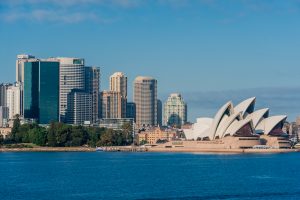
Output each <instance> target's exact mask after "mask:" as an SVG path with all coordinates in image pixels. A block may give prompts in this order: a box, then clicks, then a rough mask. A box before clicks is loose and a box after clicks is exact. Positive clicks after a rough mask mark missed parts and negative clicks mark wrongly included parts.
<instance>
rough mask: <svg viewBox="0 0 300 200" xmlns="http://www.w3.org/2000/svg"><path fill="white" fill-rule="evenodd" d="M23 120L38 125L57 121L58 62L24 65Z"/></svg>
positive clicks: (45, 61) (39, 62)
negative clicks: (32, 120) (33, 120)
mask: <svg viewBox="0 0 300 200" xmlns="http://www.w3.org/2000/svg"><path fill="white" fill-rule="evenodd" d="M23 88H24V93H23V95H24V99H23V101H24V104H23V110H24V118H26V119H35V120H37V122H38V123H40V124H48V123H50V122H51V121H58V120H59V62H57V61H48V60H36V61H28V62H25V63H24V86H23Z"/></svg>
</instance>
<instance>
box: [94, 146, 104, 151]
mask: <svg viewBox="0 0 300 200" xmlns="http://www.w3.org/2000/svg"><path fill="white" fill-rule="evenodd" d="M96 151H104V147H96Z"/></svg>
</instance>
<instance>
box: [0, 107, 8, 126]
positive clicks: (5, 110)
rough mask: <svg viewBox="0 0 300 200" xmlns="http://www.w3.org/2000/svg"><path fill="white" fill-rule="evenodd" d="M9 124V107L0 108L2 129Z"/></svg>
mask: <svg viewBox="0 0 300 200" xmlns="http://www.w3.org/2000/svg"><path fill="white" fill-rule="evenodd" d="M7 122H8V107H6V106H0V127H3V126H5V125H6V124H7Z"/></svg>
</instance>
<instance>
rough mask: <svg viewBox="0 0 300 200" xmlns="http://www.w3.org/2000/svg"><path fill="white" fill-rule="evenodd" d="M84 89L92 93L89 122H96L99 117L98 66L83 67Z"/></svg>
mask: <svg viewBox="0 0 300 200" xmlns="http://www.w3.org/2000/svg"><path fill="white" fill-rule="evenodd" d="M85 91H86V92H87V93H89V94H91V95H92V105H91V106H92V119H91V123H96V122H97V120H98V119H99V111H100V103H99V102H100V99H99V91H100V68H97V67H85Z"/></svg>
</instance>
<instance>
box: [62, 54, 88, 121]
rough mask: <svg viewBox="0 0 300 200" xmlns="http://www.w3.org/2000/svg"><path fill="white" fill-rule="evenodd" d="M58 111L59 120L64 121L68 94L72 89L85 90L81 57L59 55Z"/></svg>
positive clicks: (83, 67)
mask: <svg viewBox="0 0 300 200" xmlns="http://www.w3.org/2000/svg"><path fill="white" fill-rule="evenodd" d="M57 60H58V61H59V63H60V71H59V73H60V75H59V84H60V89H59V90H60V91H59V113H60V121H62V122H66V121H68V120H67V119H66V111H67V108H68V101H67V100H68V94H69V93H71V91H72V90H74V89H78V90H81V91H84V90H85V73H86V72H85V66H84V59H82V58H67V57H59V58H57Z"/></svg>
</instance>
